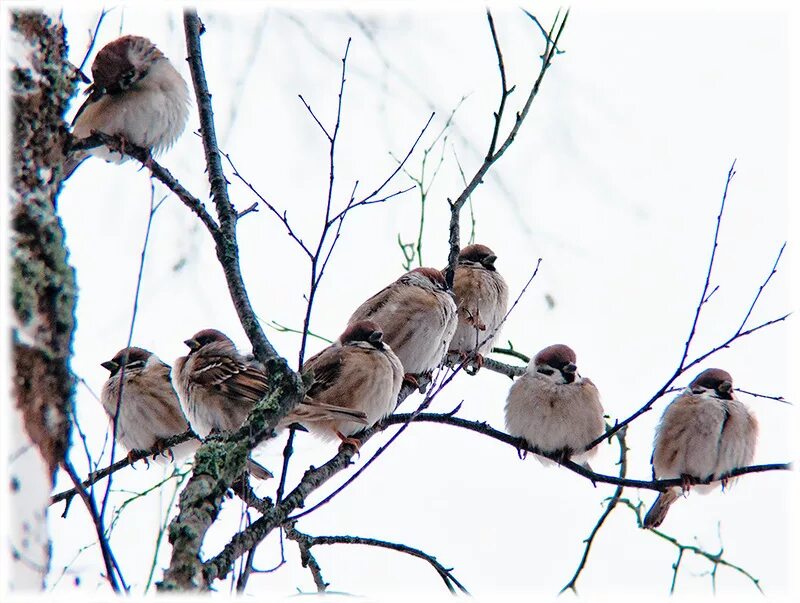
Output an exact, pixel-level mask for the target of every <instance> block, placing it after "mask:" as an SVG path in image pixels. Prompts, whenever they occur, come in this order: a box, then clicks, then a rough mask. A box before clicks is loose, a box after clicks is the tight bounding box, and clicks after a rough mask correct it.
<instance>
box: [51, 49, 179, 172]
mask: <svg viewBox="0 0 800 603" xmlns="http://www.w3.org/2000/svg"><path fill="white" fill-rule="evenodd" d="M92 78H93V80H94V81H93V83H92V84H91V85H90V86H89V87H88V88H87V89H86V94H87V95H88V98H87V99H86V101H85V102H84V103H83V105H81V107H80V109H78V113H77V114H76V115H75V119H74V120H73V122H72V126H73V130H72V134H73V136H74V137H75V138H77V139H78V140H80V139H83V138H88V137H89V136H91V134H92V133H93V132H95V131H96V132H103V133H104V134H109V135H113V136H116V135H118V136H121V137H122V138H123V140H124V141H126V142H130V143H132V144H134V145H137V146H140V147H144V148H147V149H150V152H151V153H153V154H157V153H159V152H161V151H164V150H166V149H168V148H169V147H170V146H172V144H173V143H174V142H175V141H176V140H177V139H178V137H179V136H180V135H181V133H182V132H183V130H184V128H185V127H186V121H187V119H188V117H189V89H188V87H187V86H186V81H185V80H184V79H183V77H181V75H180V73H178V71H177V70H176V69H175V67H173V65H172V63H171V62H170V61H169V59H168V58H167V57H165V56H164V55H163V54H162V52H161V51H160V50H159V49H158V48H156V47H155V45H153V43H152V42H151V41H150V40H148V39H147V38H143V37H141V36H122V37H121V38H117V39H116V40H114V41H113V42H109V43H108V44H106V45H105V46H104V47H103V48H102V49H101V50H100V51H99V52H98V53H97V56H96V57H95V59H94V62H93V63H92ZM89 154H92V155H95V156H97V157H101V158H103V159H105V160H106V161H114V162H115V163H122V162H123V161H125V160H126V159H127V157H126V156H124V155H122V154H120V153H116V152H112V151H111V150H110V149H108V148H107V147H105V146H99V147H95V148H93V149H89V150H88V151H83V150H81V151H75V152H74V153H73V154H72V155H71V156H70V157H69V158H68V159H67V162H66V164H65V174H66V177H69V175H70V174H72V172H73V171H74V170H75V168H77V166H78V165H79V164H80V163H81V162H82V161H83V160H84V159H86V157H88V155H89Z"/></svg>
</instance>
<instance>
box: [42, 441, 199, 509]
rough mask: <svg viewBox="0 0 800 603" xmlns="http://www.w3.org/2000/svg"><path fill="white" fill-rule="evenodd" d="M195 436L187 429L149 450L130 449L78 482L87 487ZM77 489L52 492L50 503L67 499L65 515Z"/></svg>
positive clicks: (82, 486)
mask: <svg viewBox="0 0 800 603" xmlns="http://www.w3.org/2000/svg"><path fill="white" fill-rule="evenodd" d="M196 437H197V436H196V435H195V434H194V432H193V431H192V430H191V429H189V430H186V431H184V432H183V433H181V434H178V435H174V436H172V437H170V438H167V439H166V440H164V442H163V443H160V444H156V445H154V446H153V447H152V448H150V449H149V450H132V451H131V453H130V454H129V455H127V456H126V457H125V458H123V459H122V460H119V461H117V462H116V463H112V464H111V465H109V466H108V467H105V468H104V469H101V470H99V471H94V472H92V473H90V474H89V476H88V477H87V478H86V479H85V480H84V481H82V482H81V483H80V485H81V488H84V489H85V488H88V487H89V486H91V485H92V484H95V483H97V482H99V481H100V480H101V479H103V478H104V477H107V476H109V475H111V474H112V473H116V472H117V471H119V470H120V469H123V468H124V467H128V466H129V465H133V464H134V463H135V462H136V461H140V460H142V459H146V458H147V457H149V456H153V457H155V455H157V454H159V453H160V452H162V451H163V450H167V449H170V448H172V447H173V446H177V445H178V444H182V443H183V442H186V441H188V440H191V439H194V438H196ZM77 493H78V491H77V489H76V488H70V489H69V490H64V491H63V492H59V493H58V494H54V495H53V496H52V497H51V498H50V504H51V505H54V504H56V503H57V502H61V501H62V500H65V501H67V504H66V506H65V507H64V516H66V513H67V509H68V508H69V505H70V502H71V500H72V497H73V496H75V494H77Z"/></svg>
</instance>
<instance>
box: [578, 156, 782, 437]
mask: <svg viewBox="0 0 800 603" xmlns="http://www.w3.org/2000/svg"><path fill="white" fill-rule="evenodd" d="M735 165H736V162H735V161H734V163H733V165H732V166H731V168H730V170H729V171H728V179H727V180H726V182H725V190H724V192H723V195H722V204H721V206H720V211H719V214H718V215H717V225H716V229H715V231H714V246H713V248H712V251H711V258H710V260H709V265H708V271H707V272H706V280H705V284H704V285H703V292H702V295H701V296H700V302H699V304H698V306H697V309H696V311H695V316H694V320H693V321H692V326H691V329H690V331H689V337H688V338H687V340H686V344H685V346H684V351H683V356H682V357H681V361H680V364H679V365H678V368H676V369H675V372H674V373H673V374H672V376H671V377H670V378H669V379H668V380H667V382H666V383H665V384H664V385H663V386H661V388H660V389H659V390H658V391H657V392H656V393H655V394H654V395H653V396H652V397H651V398H650V399H649V400H648V401H647V403H646V404H645V405H644V406H642V407H641V408H639V409H638V410H637V411H636V412H634V413H633V414H632V415H630V416H629V417H627V418H626V419H624V420H623V421H619V422H617V423H616V424H615V425H614V427H612V428H611V429H609V430H608V431H607V432H606V433H605V434H604V435H602V436H600V437H599V438H597V439H595V440H594V441H593V442H591V443H590V444H589V446H587V448H586V449H587V450H589V449H591V448H593V447H594V446H596V445H597V444H599V443H600V442H602V441H603V440H605V439H607V438H610V437H611V436H612V435H613V434H614V433H616V431H618V430H619V429H621V428H623V427H624V426H626V425H628V424H630V423H631V422H633V421H635V420H636V419H637V418H639V417H640V416H641V415H643V414H644V413H646V412H648V411H649V410H650V409H651V408H652V406H653V404H655V402H656V401H657V400H658V399H659V398H661V396H663V395H664V394H665V393H667V392H668V391H669V390H670V387H671V386H672V384H673V383H674V382H675V381H676V380H677V379H678V378H679V377H680V376H681V375H682V374H683V373H685V372H686V371H688V370H689V369H690V368H692V367H694V366H697V365H698V364H700V363H701V362H703V361H704V360H705V359H706V358H709V357H710V356H712V355H713V354H716V353H717V352H719V351H720V350H723V349H725V348H727V347H729V346H730V345H731V344H732V343H733V342H734V341H736V340H737V339H740V338H742V337H746V336H748V335H750V334H752V333H755V332H756V331H759V330H761V329H764V328H766V327H769V326H771V325H774V324H777V323H779V322H783V321H784V320H786V319H787V318H788V317H789V316H790V315H791V314H784V315H783V316H779V317H778V318H773V319H771V320H767V321H765V322H762V323H761V324H759V325H756V326H755V327H752V328H750V329H747V330H743V329H744V327H745V325H746V323H747V319H748V318H749V317H750V315H751V314H752V312H753V308H754V307H755V305H756V302H757V301H758V300H759V298H760V297H761V294H762V292H763V291H764V289H765V287H766V286H767V284H768V283H769V281H770V280H771V279H772V276H773V275H774V274H775V273H776V272H777V269H778V262H779V261H780V259H781V256H782V255H783V250H784V249H785V247H786V243H784V244H783V246H782V247H781V249H780V251H779V252H778V257H777V258H776V259H775V263H774V264H773V266H772V270H771V271H770V273H769V275H768V276H767V278H766V279H765V280H764V281H763V282H762V284H761V286H760V287H759V288H758V291H757V292H756V295H755V298H754V299H753V302H752V303H751V304H750V308H749V309H748V310H747V313H746V315H745V318H744V320H743V321H742V324H741V325H739V328H738V329H736V332H735V333H734V334H733V335H731V336H730V337H729V338H728V339H727V340H726V341H724V342H723V343H721V344H719V345H717V346H715V347H713V348H711V349H710V350H708V351H707V352H705V353H703V354H700V355H699V356H697V357H696V358H694V360H692V361H691V362H688V363H687V358H688V352H689V346H690V345H691V343H692V340H693V339H694V335H695V331H696V328H697V322H698V319H699V317H700V311H701V309H702V307H703V305H704V304H705V302H706V301H707V300H708V297H709V296H707V295H706V292H707V291H708V287H709V283H710V280H711V269H712V267H713V265H714V257H715V254H716V250H717V240H718V237H719V229H720V222H721V220H722V215H723V210H724V208H725V200H726V198H727V195H728V185H729V184H730V181H731V179H732V178H733V176H734V174H735V173H736V172H735V171H734V169H733V168H734V166H735Z"/></svg>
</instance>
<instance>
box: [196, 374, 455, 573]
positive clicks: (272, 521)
mask: <svg viewBox="0 0 800 603" xmlns="http://www.w3.org/2000/svg"><path fill="white" fill-rule="evenodd" d="M453 375H455V372H454V373H453ZM453 375H451V376H450V379H452V376H453ZM448 382H449V381H448ZM443 385H444V384H443ZM413 391H416V388H413V389H412V388H411V387H410V386H408V387H406V386H404V387H403V389H401V390H400V395H399V396H398V405H399V404H400V403H401V402H402V401H403V400H404V399H405V398H406V397H408V395H410V394H411V393H412V392H413ZM434 395H435V394H430V399H431V400H432V399H433V396H434ZM426 399H427V398H426ZM412 414H413V413H412ZM406 416H411V415H406ZM383 429H384V426H383V425H382V424H378V425H375V426H373V427H370V428H367V429H364V430H362V431H360V432H359V433H356V434H354V435H353V436H352V437H354V438H357V439H358V440H360V441H361V443H362V444H363V443H365V442H367V441H368V440H369V439H370V438H371V437H372V436H374V435H375V434H376V433H378V432H379V431H381V430H383ZM384 448H385V446H384ZM354 454H355V449H354V448H353V446H350V445H342V446H340V447H339V451H338V452H337V453H336V455H335V456H334V457H333V458H332V459H330V460H329V461H328V462H327V463H325V464H324V465H322V466H321V467H311V468H309V469H308V470H307V471H306V472H305V473H304V474H303V477H302V479H301V480H300V482H299V483H298V485H297V486H296V487H295V488H294V490H292V491H291V492H290V493H289V494H288V495H287V496H286V497H285V498H283V499H282V500H281V501H280V502H279V503H278V504H276V505H275V507H274V508H272V509H269V510H268V511H267V512H265V513H263V516H262V517H260V518H259V519H257V520H256V521H254V522H253V524H252V525H251V526H249V527H248V528H246V529H245V530H243V531H242V532H240V533H238V534H236V535H235V536H234V537H233V538H232V539H231V540H230V542H228V544H227V545H226V546H225V547H224V548H223V550H222V551H221V552H220V553H219V554H217V555H216V556H215V557H213V558H212V559H210V560H208V561H207V562H205V563H204V564H203V576H204V579H205V582H206V584H210V583H211V582H213V581H214V580H216V579H221V578H224V577H225V576H226V575H227V574H228V572H230V571H231V568H232V566H233V563H234V561H235V560H236V559H238V558H239V557H241V556H242V555H243V554H245V552H247V550H249V549H250V548H251V547H252V546H253V545H254V544H257V543H258V542H260V541H261V540H263V539H264V538H265V537H266V535H267V534H269V533H270V532H271V531H272V530H274V529H275V528H276V527H278V526H280V525H283V524H284V523H285V522H286V520H287V518H289V514H290V513H292V512H293V511H294V510H296V509H298V508H302V507H303V506H304V505H305V501H306V498H307V497H308V495H309V494H311V493H312V492H314V491H315V490H317V489H318V488H319V487H320V486H322V485H323V484H325V483H326V482H327V481H328V480H329V479H330V478H331V477H333V476H334V475H336V474H337V473H339V472H340V471H342V470H343V469H345V468H347V467H349V466H350V465H351V459H352V458H353V455H354ZM370 462H371V461H370ZM359 474H360V472H359ZM348 483H352V478H351V479H350V480H349V481H348ZM341 490H342V487H340V488H338V489H337V490H336V491H335V492H334V493H333V494H332V495H329V496H328V497H327V498H326V499H325V500H323V501H321V502H320V503H318V504H317V505H316V507H315V508H318V507H319V506H320V505H321V504H325V503H326V502H328V501H329V500H330V499H331V498H333V496H335V495H336V494H337V493H338V492H340V491H341ZM292 519H296V517H295V518H292Z"/></svg>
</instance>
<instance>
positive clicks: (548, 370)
mask: <svg viewBox="0 0 800 603" xmlns="http://www.w3.org/2000/svg"><path fill="white" fill-rule="evenodd" d="M536 372H537V373H542V375H552V374H553V373H554V372H555V371H554V370H553V369H551V368H546V367H539V368H537V369H536Z"/></svg>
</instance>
